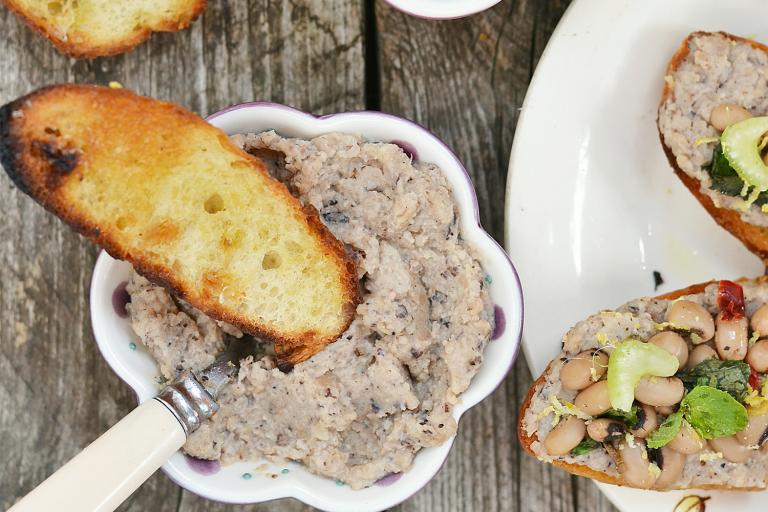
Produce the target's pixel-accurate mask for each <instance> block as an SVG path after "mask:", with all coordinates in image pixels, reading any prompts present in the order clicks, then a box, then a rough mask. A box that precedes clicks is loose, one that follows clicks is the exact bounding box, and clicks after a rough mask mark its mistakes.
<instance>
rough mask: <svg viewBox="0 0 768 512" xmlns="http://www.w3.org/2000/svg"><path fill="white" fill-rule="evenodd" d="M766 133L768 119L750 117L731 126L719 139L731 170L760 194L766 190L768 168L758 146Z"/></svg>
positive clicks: (767, 185) (767, 188)
mask: <svg viewBox="0 0 768 512" xmlns="http://www.w3.org/2000/svg"><path fill="white" fill-rule="evenodd" d="M766 132H768V117H752V118H750V119H745V120H744V121H740V122H738V123H735V124H732V125H731V126H729V127H728V128H726V129H725V130H724V131H723V134H722V136H721V137H720V144H721V145H722V146H723V155H724V156H725V158H727V159H728V163H729V164H730V165H731V167H732V168H733V170H734V171H736V173H737V174H738V175H739V177H741V179H742V180H744V182H745V183H747V184H748V185H750V186H752V187H755V188H757V189H758V190H759V191H761V192H763V191H766V190H768V167H767V166H766V165H765V164H764V163H763V159H762V157H761V155H760V151H759V150H758V145H759V144H760V141H761V140H762V138H763V136H764V135H765V133H766Z"/></svg>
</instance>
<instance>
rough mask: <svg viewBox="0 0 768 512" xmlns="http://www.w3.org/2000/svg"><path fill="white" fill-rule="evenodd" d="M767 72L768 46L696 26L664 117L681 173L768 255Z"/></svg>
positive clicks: (666, 143) (667, 147) (670, 83)
mask: <svg viewBox="0 0 768 512" xmlns="http://www.w3.org/2000/svg"><path fill="white" fill-rule="evenodd" d="M767 75H768V46H765V45H763V44H760V43H758V42H756V41H753V40H751V39H745V38H741V37H737V36H734V35H731V34H726V33H724V32H694V33H693V34H691V35H689V36H688V37H687V38H686V39H685V41H683V44H682V46H680V48H679V49H678V50H677V52H676V53H675V54H674V56H673V57H672V60H671V61H670V63H669V66H668V68H667V72H666V76H665V77H664V86H663V92H662V95H661V102H660V105H659V112H658V119H657V125H658V129H659V135H660V138H661V143H662V147H663V149H664V152H665V153H666V155H667V159H668V160H669V163H670V164H671V166H672V168H673V169H674V171H675V174H677V176H678V177H679V178H680V180H681V181H682V182H683V184H685V186H686V187H687V188H688V189H689V190H690V191H691V192H692V193H693V195H694V196H696V198H697V199H698V201H699V202H700V203H701V204H702V206H704V208H705V209H706V210H707V211H708V212H709V214H710V215H712V217H713V218H714V219H715V221H717V223H718V224H720V225H721V226H722V227H723V228H725V229H726V230H728V231H729V232H730V233H731V234H733V235H734V236H735V237H737V238H738V239H739V240H741V242H742V243H743V244H744V245H745V246H746V247H747V248H748V249H749V250H751V251H752V252H754V253H755V254H757V255H758V256H759V257H760V258H762V259H763V260H765V261H768V82H766V80H765V76H767ZM736 350H739V349H736Z"/></svg>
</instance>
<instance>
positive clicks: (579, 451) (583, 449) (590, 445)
mask: <svg viewBox="0 0 768 512" xmlns="http://www.w3.org/2000/svg"><path fill="white" fill-rule="evenodd" d="M598 446H600V443H598V442H597V441H595V440H594V439H592V438H591V437H589V436H587V437H585V438H584V439H582V440H581V442H580V443H579V444H577V445H576V447H575V448H574V449H573V450H571V453H572V454H573V455H584V454H585V453H587V452H591V451H592V450H594V449H595V448H597V447H598Z"/></svg>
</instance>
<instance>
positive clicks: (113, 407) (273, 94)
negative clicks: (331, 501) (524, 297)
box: [0, 0, 364, 512]
mask: <svg viewBox="0 0 768 512" xmlns="http://www.w3.org/2000/svg"><path fill="white" fill-rule="evenodd" d="M360 16H361V6H360V3H359V2H358V1H356V0H355V1H352V0H350V1H334V2H333V4H330V3H328V2H325V1H324V0H313V1H307V2H299V1H288V0H286V1H277V2H274V1H267V0H260V1H257V0H250V1H243V2H227V1H225V0H218V1H211V2H209V7H208V10H207V12H206V13H205V15H204V16H203V17H202V19H200V20H198V21H197V22H196V23H195V24H194V25H193V26H192V28H191V29H189V30H187V31H185V32H182V33H179V34H157V35H155V36H153V38H152V39H151V40H150V42H149V43H147V44H144V45H142V46H140V47H139V48H137V49H136V50H135V51H133V52H132V53H129V54H127V55H122V56H117V57H113V58H109V59H98V60H94V61H75V60H73V59H69V58H66V57H63V56H61V55H59V54H57V53H56V51H55V50H53V48H51V47H50V45H49V44H48V43H47V42H45V41H44V40H42V39H41V38H40V37H38V36H37V35H35V34H33V33H32V32H31V31H30V30H28V29H27V28H26V27H25V26H24V25H22V24H21V23H20V22H19V21H18V20H17V19H16V18H15V17H14V16H13V15H11V14H10V13H9V11H8V10H7V9H5V8H0V103H5V102H6V101H8V100H10V99H12V98H15V97H17V96H19V95H22V94H24V93H26V92H29V91H31V90H32V89H34V88H36V87H39V86H42V85H46V84H50V83H56V82H67V81H73V82H90V83H101V84H105V83H107V82H108V81H110V80H118V81H120V82H122V83H123V84H124V85H125V86H126V87H130V88H132V89H134V90H136V91H139V92H141V93H144V94H149V95H152V96H155V97H158V98H163V99H167V100H171V101H175V102H177V103H180V104H182V105H185V106H187V107H189V108H191V109H192V110H195V111H197V112H200V113H202V114H207V113H211V112H213V111H215V110H217V109H220V108H222V107H224V106H227V105H229V104H232V103H236V102H241V101H252V100H273V101H278V102H285V103H288V104H291V105H294V106H296V107H298V108H301V109H305V110H310V111H313V112H317V113H325V112H335V111H339V110H346V109H360V108H363V107H364V100H363V67H364V66H363V62H362V36H361V30H362V23H361V21H360ZM0 217H1V218H2V219H3V220H2V222H1V223H0V261H1V262H2V263H1V264H0V442H1V443H2V449H3V454H4V460H5V463H4V464H3V465H2V468H0V508H2V509H5V508H7V507H8V506H10V505H11V504H12V503H13V502H14V501H15V500H16V499H17V498H18V497H19V496H22V495H24V494H25V493H26V492H28V491H29V490H30V489H31V488H33V487H34V486H35V485H36V484H37V483H39V482H40V481H42V479H43V478H44V477H45V476H47V475H48V474H50V473H51V472H52V471H53V470H54V469H55V468H57V467H59V466H60V465H61V464H63V463H64V462H66V461H67V460H68V459H69V458H71V457H72V456H73V455H75V454H76V453H77V452H78V451H79V450H80V449H82V448H83V447H84V446H85V445H86V444H88V443H89V442H90V441H92V440H93V439H94V438H96V437H97V436H98V435H99V434H100V433H101V432H103V431H104V430H106V429H107V428H108V427H109V426H110V425H111V424H113V423H115V422H116V421H118V420H119V419H120V418H121V417H122V416H124V415H125V414H126V413H127V412H128V411H130V409H131V408H132V407H134V406H135V401H134V397H133V396H132V393H131V392H130V391H129V390H128V388H127V386H125V385H124V384H123V383H122V382H120V381H119V380H118V379H117V377H116V376H115V375H114V374H113V373H112V371H111V370H110V369H109V368H108V367H107V365H106V364H105V363H104V361H103V360H102V358H101V356H100V355H99V353H98V351H97V349H96V345H95V342H94V341H93V337H92V334H91V327H90V320H89V318H88V306H87V292H88V284H89V281H90V275H91V269H92V268H93V263H94V259H95V256H96V254H97V251H96V249H95V248H94V247H93V246H91V245H90V244H88V243H86V242H84V241H83V240H82V239H80V238H79V237H78V236H77V235H75V234H73V233H71V232H70V231H69V230H68V229H67V228H66V227H65V226H63V225H62V224H61V223H60V222H58V221H57V220H55V219H54V218H52V217H51V216H50V215H47V214H45V213H44V212H43V210H42V208H40V207H39V206H38V205H36V204H34V203H33V202H32V201H31V200H30V199H29V198H27V197H26V196H24V195H23V194H21V193H19V192H18V191H17V190H16V189H15V188H13V187H12V186H11V184H10V181H9V180H8V179H7V178H6V177H5V175H4V174H3V176H2V177H0ZM237 509H240V510H245V509H247V510H260V509H269V510H286V511H296V510H306V509H308V508H307V507H305V506H303V505H301V504H299V503H298V502H295V501H288V500H285V501H282V502H277V503H272V504H269V505H263V506H257V507H254V506H251V507H234V508H233V507H228V506H225V505H220V504H212V503H211V502H209V501H207V500H203V499H201V498H198V497H196V496H193V495H191V494H190V493H187V492H182V491H181V489H179V488H178V487H177V486H176V485H175V484H173V483H172V482H171V481H170V480H168V478H166V477H165V475H162V474H157V475H155V476H153V477H152V478H151V479H150V481H149V482H147V483H146V484H145V485H144V486H142V488H141V489H140V490H139V491H137V492H136V493H135V494H134V495H133V496H132V497H131V498H130V499H129V500H128V501H127V502H126V503H125V504H124V505H123V507H122V508H121V510H126V511H137V512H138V511H147V510H151V511H153V512H154V511H170V510H178V511H189V512H192V511H197V510H237Z"/></svg>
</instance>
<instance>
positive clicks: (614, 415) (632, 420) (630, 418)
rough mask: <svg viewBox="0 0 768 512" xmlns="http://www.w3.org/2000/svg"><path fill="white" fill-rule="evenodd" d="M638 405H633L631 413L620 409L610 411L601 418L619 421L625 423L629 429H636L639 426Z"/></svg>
mask: <svg viewBox="0 0 768 512" xmlns="http://www.w3.org/2000/svg"><path fill="white" fill-rule="evenodd" d="M637 410H638V407H637V405H635V404H633V405H632V408H630V410H629V412H624V411H620V410H618V409H608V410H607V411H605V413H603V414H602V415H600V417H601V418H611V419H612V420H618V421H621V422H624V424H625V425H626V426H627V427H629V428H635V425H637Z"/></svg>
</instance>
